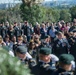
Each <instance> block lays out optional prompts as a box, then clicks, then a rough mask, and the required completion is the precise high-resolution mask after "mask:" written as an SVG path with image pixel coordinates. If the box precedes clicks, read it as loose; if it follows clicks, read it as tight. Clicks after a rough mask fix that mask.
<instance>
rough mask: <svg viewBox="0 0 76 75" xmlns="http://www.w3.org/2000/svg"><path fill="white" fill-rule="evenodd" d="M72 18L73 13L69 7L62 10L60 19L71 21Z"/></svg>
mask: <svg viewBox="0 0 76 75" xmlns="http://www.w3.org/2000/svg"><path fill="white" fill-rule="evenodd" d="M71 18H72V17H71V14H70V12H69V10H68V9H67V10H66V9H62V10H61V11H60V20H64V21H71Z"/></svg>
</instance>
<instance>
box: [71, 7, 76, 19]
mask: <svg viewBox="0 0 76 75" xmlns="http://www.w3.org/2000/svg"><path fill="white" fill-rule="evenodd" d="M70 13H71V15H72V20H73V19H74V18H76V6H73V7H71V8H70Z"/></svg>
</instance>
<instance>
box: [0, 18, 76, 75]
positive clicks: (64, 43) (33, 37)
mask: <svg viewBox="0 0 76 75" xmlns="http://www.w3.org/2000/svg"><path fill="white" fill-rule="evenodd" d="M0 46H1V47H4V46H6V47H8V52H9V54H10V55H12V56H13V57H18V59H19V60H21V63H22V64H27V65H28V66H29V68H30V69H31V73H32V74H34V75H75V73H74V72H75V68H76V67H75V62H76V19H74V20H73V22H65V21H64V20H61V21H58V22H57V23H55V22H54V23H49V22H42V23H41V24H39V23H38V22H36V25H34V26H33V25H32V24H30V23H28V21H25V22H24V23H17V22H14V24H13V25H10V24H9V22H5V23H0Z"/></svg>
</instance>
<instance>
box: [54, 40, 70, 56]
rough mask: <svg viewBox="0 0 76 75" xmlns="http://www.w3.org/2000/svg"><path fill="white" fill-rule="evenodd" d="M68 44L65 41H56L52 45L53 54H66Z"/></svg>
mask: <svg viewBox="0 0 76 75" xmlns="http://www.w3.org/2000/svg"><path fill="white" fill-rule="evenodd" d="M68 49H69V43H68V41H67V40H66V39H61V40H59V39H56V40H55V41H54V44H53V52H54V54H55V55H56V56H58V57H59V56H60V55H61V54H65V53H68Z"/></svg>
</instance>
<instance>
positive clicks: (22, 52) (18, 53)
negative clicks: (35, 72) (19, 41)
mask: <svg viewBox="0 0 76 75" xmlns="http://www.w3.org/2000/svg"><path fill="white" fill-rule="evenodd" d="M26 52H27V48H25V47H24V46H18V47H17V48H16V56H17V57H19V58H21V59H25V58H26Z"/></svg>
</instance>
